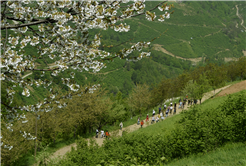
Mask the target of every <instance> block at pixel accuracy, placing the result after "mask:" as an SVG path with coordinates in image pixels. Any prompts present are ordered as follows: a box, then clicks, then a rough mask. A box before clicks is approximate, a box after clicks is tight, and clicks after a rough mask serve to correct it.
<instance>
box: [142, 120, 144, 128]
mask: <svg viewBox="0 0 246 166" xmlns="http://www.w3.org/2000/svg"><path fill="white" fill-rule="evenodd" d="M143 124H144V121H143V120H142V121H141V128H142V127H143Z"/></svg>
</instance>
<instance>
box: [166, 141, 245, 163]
mask: <svg viewBox="0 0 246 166" xmlns="http://www.w3.org/2000/svg"><path fill="white" fill-rule="evenodd" d="M245 148H246V144H245V143H228V144H226V145H225V146H223V147H221V148H218V149H216V150H214V151H211V152H208V153H207V154H202V153H201V154H197V155H191V156H189V157H187V158H183V159H175V160H174V161H172V162H171V163H168V164H166V165H167V166H184V165H189V166H197V165H202V166H231V165H246V151H245Z"/></svg>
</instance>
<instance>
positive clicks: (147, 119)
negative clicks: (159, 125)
mask: <svg viewBox="0 0 246 166" xmlns="http://www.w3.org/2000/svg"><path fill="white" fill-rule="evenodd" d="M147 121H149V114H147V117H146V122H147Z"/></svg>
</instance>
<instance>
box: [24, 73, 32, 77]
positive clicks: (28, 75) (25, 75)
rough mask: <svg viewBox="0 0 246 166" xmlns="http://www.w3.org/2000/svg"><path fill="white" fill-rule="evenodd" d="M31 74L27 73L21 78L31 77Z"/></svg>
mask: <svg viewBox="0 0 246 166" xmlns="http://www.w3.org/2000/svg"><path fill="white" fill-rule="evenodd" d="M31 74H32V72H31V73H28V74H26V75H24V76H23V77H22V78H26V77H27V76H29V75H31Z"/></svg>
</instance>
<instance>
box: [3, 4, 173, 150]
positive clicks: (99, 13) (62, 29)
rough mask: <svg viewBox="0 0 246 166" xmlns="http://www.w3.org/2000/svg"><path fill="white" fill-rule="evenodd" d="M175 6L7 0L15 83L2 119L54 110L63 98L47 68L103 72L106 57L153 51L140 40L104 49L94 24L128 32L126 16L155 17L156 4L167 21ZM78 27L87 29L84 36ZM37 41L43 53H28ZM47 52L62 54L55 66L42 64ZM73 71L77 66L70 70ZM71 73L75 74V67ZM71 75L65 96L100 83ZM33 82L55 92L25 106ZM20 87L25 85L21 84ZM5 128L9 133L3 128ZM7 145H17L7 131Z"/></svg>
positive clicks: (6, 43)
mask: <svg viewBox="0 0 246 166" xmlns="http://www.w3.org/2000/svg"><path fill="white" fill-rule="evenodd" d="M171 7H172V6H168V5H167V4H166V3H165V2H160V3H159V4H158V5H157V6H155V7H154V8H152V9H150V10H148V11H146V9H145V4H144V0H140V1H134V2H129V1H128V0H120V1H119V0H117V1H114V0H110V1H107V0H106V1H91V0H88V1H81V0H80V1H72V0H61V1H56V0H47V1H44V0H37V1H31V0H21V1H1V80H2V81H3V82H6V83H11V84H9V85H11V86H8V87H7V89H6V91H7V93H6V96H5V97H6V98H5V100H1V105H2V113H4V114H2V117H1V118H2V120H3V121H5V122H6V126H2V128H3V127H5V128H7V129H8V130H12V128H11V126H12V124H13V122H14V121H15V120H21V121H22V123H27V122H28V120H27V119H26V117H25V115H24V114H23V113H24V112H25V111H29V112H34V114H37V113H38V112H39V111H44V112H48V111H51V110H52V107H51V106H50V104H51V103H59V98H58V97H57V94H56V93H54V92H53V90H52V88H51V84H52V82H51V80H47V79H45V78H44V77H42V76H43V75H44V74H45V73H46V72H51V76H52V77H56V76H58V75H59V73H61V72H63V71H66V70H69V69H73V70H78V71H81V72H82V71H89V70H91V71H93V72H98V71H100V70H101V69H102V68H104V67H106V66H105V62H106V61H107V60H112V59H113V58H120V59H126V60H140V59H141V58H143V57H146V56H149V55H150V52H143V51H141V50H142V48H143V47H144V46H146V45H149V44H150V42H148V41H147V42H138V43H136V44H134V45H132V46H131V47H130V48H124V49H122V50H119V51H118V52H116V53H114V54H112V53H109V52H106V51H104V50H100V49H99V46H100V45H101V42H100V39H101V36H100V34H96V35H95V37H94V39H93V40H89V38H88V36H89V30H90V29H102V30H107V29H108V28H112V29H114V31H116V32H128V31H129V30H130V25H127V24H125V23H124V24H123V23H122V21H123V20H125V19H128V18H132V17H137V16H140V15H145V16H146V19H147V20H149V21H154V20H155V19H156V17H157V16H156V15H155V12H154V10H157V9H159V10H160V11H163V14H162V15H160V16H159V19H158V21H164V20H165V19H166V18H169V17H170V14H171V13H170V10H171ZM78 33H80V34H82V35H81V37H82V39H81V38H80V39H79V40H78V37H77V36H78ZM27 46H31V47H32V48H33V50H34V51H36V53H37V55H38V56H34V55H30V54H28V53H26V51H25V48H26V47H27ZM133 51H139V52H140V53H139V56H137V57H130V56H129V55H130V54H131V53H132V52H133ZM44 56H46V57H48V58H50V59H54V58H55V59H57V61H55V65H53V68H38V67H37V65H36V64H35V62H36V61H37V60H38V59H41V58H43V57H44ZM26 71H31V72H33V71H38V72H40V73H41V77H40V78H39V79H36V80H34V79H30V78H23V77H22V76H21V72H26ZM69 71H71V70H69ZM70 76H71V78H73V77H75V74H74V73H73V72H70ZM71 78H62V80H61V81H62V83H63V84H65V85H66V86H68V87H69V88H70V89H71V91H72V92H73V94H71V93H69V94H68V95H66V96H63V98H71V97H72V95H76V94H81V93H86V92H93V90H95V88H96V87H97V86H98V85H94V86H92V87H89V88H86V89H83V90H82V89H81V87H80V85H78V84H77V83H76V82H74V81H71ZM28 86H43V87H45V88H49V91H50V94H49V95H48V96H47V97H46V98H45V99H44V101H42V102H41V101H40V102H38V103H36V104H34V105H26V106H19V105H14V104H13V98H14V94H15V93H20V92H19V91H20V90H17V89H18V88H15V87H21V88H22V90H21V94H22V95H24V96H26V97H29V96H30V92H29V89H28ZM19 89H20V88H19ZM64 106H66V103H59V107H60V108H62V107H64ZM20 133H22V135H23V137H24V138H26V139H29V140H34V139H35V137H34V136H32V135H30V133H28V134H27V133H26V132H25V131H20ZM2 134H4V133H2ZM1 137H2V136H1ZM2 140H3V141H1V146H4V148H8V149H9V150H10V149H12V148H13V146H11V145H10V144H8V142H7V141H4V135H3V138H2Z"/></svg>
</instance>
